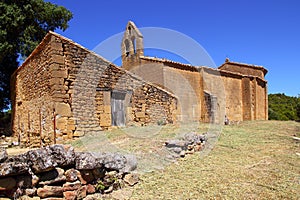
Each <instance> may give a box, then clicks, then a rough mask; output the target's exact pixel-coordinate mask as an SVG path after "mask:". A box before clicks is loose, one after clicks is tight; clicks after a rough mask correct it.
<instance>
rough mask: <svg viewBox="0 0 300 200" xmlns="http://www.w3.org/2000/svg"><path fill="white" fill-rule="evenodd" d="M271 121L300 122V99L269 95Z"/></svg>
mask: <svg viewBox="0 0 300 200" xmlns="http://www.w3.org/2000/svg"><path fill="white" fill-rule="evenodd" d="M268 97H269V119H270V120H300V98H299V97H290V96H286V95H285V94H269V96H268Z"/></svg>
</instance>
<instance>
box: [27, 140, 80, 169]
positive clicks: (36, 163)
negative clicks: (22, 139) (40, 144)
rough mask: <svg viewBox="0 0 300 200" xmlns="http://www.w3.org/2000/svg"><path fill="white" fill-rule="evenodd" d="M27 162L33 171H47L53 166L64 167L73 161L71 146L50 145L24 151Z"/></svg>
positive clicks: (73, 153)
mask: <svg viewBox="0 0 300 200" xmlns="http://www.w3.org/2000/svg"><path fill="white" fill-rule="evenodd" d="M26 155H27V162H28V164H29V166H30V167H31V169H32V171H33V172H34V173H39V172H43V171H48V170H51V169H54V168H55V167H65V166H69V165H73V164H74V163H75V152H74V149H73V147H64V146H63V145H51V146H47V147H44V148H41V149H36V150H31V151H28V152H27V153H26Z"/></svg>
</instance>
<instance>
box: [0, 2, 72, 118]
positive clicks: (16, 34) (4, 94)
mask: <svg viewBox="0 0 300 200" xmlns="http://www.w3.org/2000/svg"><path fill="white" fill-rule="evenodd" d="M71 18H72V13H71V12H70V11H69V10H67V9H66V8H64V7H62V6H58V5H55V4H52V3H50V2H44V1H43V0H1V1H0V112H1V111H2V110H3V109H5V108H7V106H8V105H9V95H10V94H9V91H10V77H11V75H12V73H13V72H14V71H15V70H16V68H17V67H18V58H19V57H22V58H24V57H26V56H28V55H29V54H30V53H31V52H32V51H33V49H34V48H35V47H36V46H37V45H38V43H39V42H40V41H41V40H42V39H43V37H44V36H45V35H46V33H47V32H48V31H54V30H55V29H61V30H63V31H64V30H66V29H67V28H68V21H69V20H70V19H71Z"/></svg>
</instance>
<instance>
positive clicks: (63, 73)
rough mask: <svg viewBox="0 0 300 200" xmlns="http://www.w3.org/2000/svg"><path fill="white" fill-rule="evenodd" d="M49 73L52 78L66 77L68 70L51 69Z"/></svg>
mask: <svg viewBox="0 0 300 200" xmlns="http://www.w3.org/2000/svg"><path fill="white" fill-rule="evenodd" d="M51 75H52V77H53V78H67V77H68V72H67V71H66V70H53V71H52V72H51Z"/></svg>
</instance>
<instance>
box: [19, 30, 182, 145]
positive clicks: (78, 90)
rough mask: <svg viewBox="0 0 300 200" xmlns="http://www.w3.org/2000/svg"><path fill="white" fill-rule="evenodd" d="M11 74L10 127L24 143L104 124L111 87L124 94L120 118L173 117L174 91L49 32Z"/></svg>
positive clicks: (58, 137)
mask: <svg viewBox="0 0 300 200" xmlns="http://www.w3.org/2000/svg"><path fill="white" fill-rule="evenodd" d="M13 79H14V80H15V89H14V97H15V98H14V102H13V104H14V108H13V109H14V117H13V119H14V120H13V131H14V133H15V134H17V136H18V137H19V138H20V141H21V143H22V144H25V145H26V146H40V145H46V144H51V143H61V142H63V141H64V140H67V139H71V138H73V137H78V136H82V135H84V134H85V133H87V132H97V131H99V130H101V129H103V128H107V127H110V126H111V125H112V118H113V117H114V116H113V115H112V113H111V95H112V94H113V93H114V92H119V93H124V94H125V97H126V100H125V99H121V104H122V105H123V106H124V112H123V113H121V114H122V115H126V116H125V117H124V116H122V117H123V118H124V119H126V124H130V123H136V124H138V125H146V124H149V123H157V122H158V121H159V120H164V121H165V122H167V123H173V122H174V121H175V120H176V119H175V114H174V113H176V107H177V100H176V97H175V96H174V95H172V94H171V93H169V92H167V91H164V90H162V89H160V88H159V87H157V86H154V85H152V84H150V83H147V82H145V81H143V80H141V79H140V78H138V77H137V76H135V75H133V74H131V73H129V72H126V71H125V70H123V69H121V68H118V67H116V66H114V65H113V64H111V63H109V62H108V61H106V60H104V59H103V58H102V57H100V56H98V55H96V54H94V53H92V52H90V51H89V50H87V49H85V48H83V47H81V46H80V45H78V44H76V43H74V42H72V41H70V40H68V39H66V38H63V37H62V36H59V35H57V34H55V33H52V32H50V33H48V34H47V36H46V37H45V38H44V40H43V41H42V42H41V44H40V45H39V47H38V48H37V49H36V50H35V51H34V52H33V53H32V54H31V56H30V57H29V58H28V59H27V60H26V61H25V62H24V64H23V65H22V66H21V67H20V68H19V69H18V70H17V71H16V72H15V74H14V78H13ZM121 112H122V111H121Z"/></svg>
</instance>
